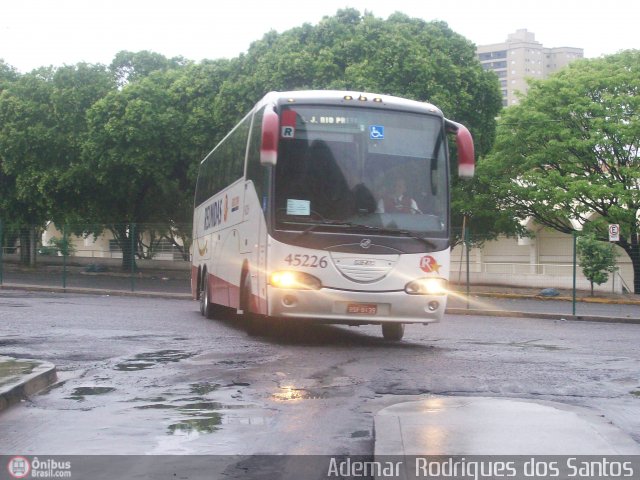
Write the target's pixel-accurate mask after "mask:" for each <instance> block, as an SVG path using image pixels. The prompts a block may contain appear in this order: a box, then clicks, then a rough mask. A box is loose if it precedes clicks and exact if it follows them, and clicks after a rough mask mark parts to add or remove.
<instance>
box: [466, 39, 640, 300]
mask: <svg viewBox="0 0 640 480" xmlns="http://www.w3.org/2000/svg"><path fill="white" fill-rule="evenodd" d="M639 92H640V51H638V50H635V51H625V52H621V53H618V54H616V55H611V56H607V57H603V58H599V59H595V60H582V61H577V62H574V63H572V64H571V65H569V66H568V67H567V68H566V69H564V70H562V71H560V72H559V73H557V74H556V75H554V76H553V77H551V78H549V79H547V80H543V81H532V82H531V83H530V89H529V92H528V94H527V95H526V97H523V98H522V101H521V103H520V104H519V105H517V106H513V107H509V108H508V109H506V110H505V111H504V113H503V115H502V116H501V119H500V122H499V125H498V129H497V139H496V144H495V149H494V151H493V153H492V154H491V155H490V156H489V157H488V158H487V159H486V161H484V162H482V163H481V164H480V166H479V170H480V171H479V175H480V177H481V178H482V180H483V182H484V184H485V185H487V186H488V187H490V189H491V190H490V191H491V193H492V195H493V196H494V197H495V199H496V201H497V202H498V204H499V205H501V206H503V207H504V208H507V209H513V210H514V212H515V214H516V215H517V216H518V217H519V218H522V219H524V218H528V217H531V218H534V219H535V221H536V222H538V223H539V224H541V225H545V226H548V227H551V228H553V229H555V230H558V231H560V232H564V233H571V232H572V231H573V230H574V224H572V223H571V220H577V221H578V222H579V223H581V224H583V225H584V228H585V230H586V231H588V232H593V233H595V234H596V235H597V237H598V238H600V239H606V238H607V226H608V224H610V223H616V224H619V225H620V229H621V239H620V243H619V244H620V246H621V247H622V248H623V249H624V250H625V251H626V252H627V254H628V255H629V257H630V258H631V260H632V262H633V266H634V272H635V282H634V283H635V291H636V293H640V250H639V245H638V231H639V226H640V225H639V224H640V220H639V217H638V209H639V208H640V157H639V149H640V118H639V115H638V114H639V112H640V96H639V95H638V93H639Z"/></svg>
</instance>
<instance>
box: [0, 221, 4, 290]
mask: <svg viewBox="0 0 640 480" xmlns="http://www.w3.org/2000/svg"><path fill="white" fill-rule="evenodd" d="M3 252H4V228H3V224H2V220H0V285H2V263H3V262H2V254H3Z"/></svg>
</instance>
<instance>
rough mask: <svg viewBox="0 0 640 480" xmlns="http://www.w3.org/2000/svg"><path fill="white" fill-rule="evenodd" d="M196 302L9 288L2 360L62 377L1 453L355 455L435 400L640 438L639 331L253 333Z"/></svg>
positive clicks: (20, 411)
mask: <svg viewBox="0 0 640 480" xmlns="http://www.w3.org/2000/svg"><path fill="white" fill-rule="evenodd" d="M197 307H198V306H197V303H195V302H193V301H188V300H164V299H149V298H126V297H109V296H92V295H73V294H47V293H28V292H20V291H6V290H5V291H0V328H1V331H2V335H1V336H0V355H9V356H13V357H18V358H27V357H29V358H39V359H43V360H47V361H50V362H52V363H54V364H55V365H57V367H58V372H59V378H60V381H59V382H58V383H57V384H55V385H54V386H52V387H51V388H50V389H48V390H47V391H45V392H43V393H42V394H40V395H37V396H34V397H32V398H31V399H30V400H29V401H26V402H23V403H22V404H20V405H17V406H15V407H12V408H10V409H9V410H6V411H4V412H2V413H1V414H0V415H1V422H0V454H5V455H10V454H17V453H19V454H23V455H26V454H31V455H34V454H42V453H43V452H44V453H46V454H49V455H54V454H115V455H121V454H193V455H195V454H219V455H256V454H296V455H301V454H329V455H331V454H352V455H359V454H362V455H370V454H371V453H372V451H373V441H374V439H373V431H372V424H373V415H374V413H375V412H376V411H378V410H379V409H381V408H384V407H386V406H389V405H392V404H394V403H398V402H401V401H412V400H417V399H421V398H426V397H428V396H429V395H430V394H439V395H478V396H498V397H503V396H504V397H514V398H535V399H542V400H550V401H558V402H564V403H568V404H573V405H581V406H586V407H589V408H592V409H594V410H596V411H598V412H599V413H600V414H602V415H603V416H604V417H605V418H607V419H608V420H610V421H611V422H613V423H614V424H615V425H617V426H618V427H620V428H621V429H623V430H624V431H626V432H628V433H629V434H631V435H632V437H633V438H634V439H635V440H636V441H639V442H640V349H638V344H639V343H640V325H623V324H605V323H591V322H571V321H562V320H538V319H514V318H491V317H473V316H451V315H449V316H447V317H446V318H445V321H444V322H443V323H441V324H438V325H431V326H429V327H425V326H418V325H412V326H408V327H407V329H406V333H405V339H404V340H403V341H402V342H400V343H388V342H385V341H383V340H382V338H381V335H380V331H379V327H376V326H366V327H359V328H353V327H340V326H293V327H292V328H290V329H286V330H284V329H281V330H278V331H276V332H275V333H274V334H272V335H270V336H269V337H266V338H252V337H249V336H247V334H246V333H245V331H244V329H243V328H242V326H241V324H240V323H239V322H237V321H234V320H235V319H234V318H233V317H231V316H228V318H226V319H223V320H206V319H204V318H203V317H202V316H200V314H199V312H198V309H197Z"/></svg>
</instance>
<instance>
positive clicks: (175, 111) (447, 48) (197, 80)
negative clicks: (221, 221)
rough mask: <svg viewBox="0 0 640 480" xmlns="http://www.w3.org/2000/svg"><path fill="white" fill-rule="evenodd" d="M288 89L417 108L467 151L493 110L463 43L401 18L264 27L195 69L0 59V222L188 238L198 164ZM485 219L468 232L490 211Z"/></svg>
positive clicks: (435, 25)
mask: <svg viewBox="0 0 640 480" xmlns="http://www.w3.org/2000/svg"><path fill="white" fill-rule="evenodd" d="M5 85H7V86H6V87H5ZM3 89H4V90H3ZM299 89H351V90H357V91H374V92H377V93H382V94H392V95H398V96H403V97H408V98H412V99H416V100H420V101H430V102H432V103H434V104H435V105H437V106H438V107H440V108H441V109H442V110H443V112H444V113H445V115H446V116H448V117H449V118H452V119H455V120H457V121H460V122H462V123H464V124H466V125H467V126H468V127H469V128H470V130H471V131H472V133H473V135H474V138H475V141H476V149H477V151H478V153H479V154H480V155H483V154H486V152H488V151H489V149H490V148H491V145H492V143H493V137H494V128H495V120H494V119H495V117H496V115H497V113H498V112H499V110H500V108H501V99H500V90H499V84H498V81H497V78H496V77H495V75H494V74H493V73H491V72H485V71H484V70H483V69H482V68H481V66H480V64H479V62H478V61H477V60H476V58H475V47H474V45H473V44H472V43H471V42H470V41H468V40H467V39H465V38H464V37H462V36H461V35H459V34H457V33H455V32H454V31H452V30H451V29H450V28H449V27H448V26H447V25H446V24H445V23H444V22H425V21H423V20H419V19H415V18H410V17H408V16H406V15H404V14H401V13H396V14H393V15H391V16H390V17H389V18H388V19H387V20H383V19H380V18H376V17H375V16H373V15H372V14H370V13H365V14H363V15H362V14H360V12H358V11H357V10H354V9H344V10H340V11H338V12H337V14H336V15H335V16H331V17H325V18H324V19H323V20H322V21H321V22H319V23H318V24H317V25H310V24H304V25H302V26H300V27H297V28H293V29H291V30H289V31H286V32H284V33H281V34H279V33H276V32H274V31H272V32H269V33H267V34H266V35H264V36H263V37H262V38H261V39H259V40H257V41H255V42H254V43H253V44H252V45H251V47H250V48H249V50H248V52H247V53H246V54H242V55H240V56H238V57H237V58H234V59H231V60H207V61H203V62H201V63H199V64H195V63H193V62H190V61H188V60H186V59H184V58H182V57H175V58H166V57H164V56H162V55H160V54H157V53H154V52H148V51H142V52H126V51H124V52H120V53H118V54H117V55H116V57H115V58H114V60H113V62H112V63H111V65H110V66H109V67H104V66H91V65H86V64H78V65H76V66H71V67H61V68H57V69H56V68H48V69H39V70H37V71H34V72H31V73H29V74H26V75H16V73H15V71H13V70H12V69H11V68H10V67H9V66H8V65H6V64H4V63H0V92H1V93H0V155H1V157H0V158H1V159H2V165H1V168H0V171H1V172H2V175H4V177H0V189H2V192H3V197H4V196H5V195H4V193H5V192H6V197H7V198H10V199H11V200H5V199H3V200H2V202H3V203H2V204H0V216H2V217H4V218H7V217H12V218H14V219H16V221H17V222H20V223H36V224H41V223H42V222H44V221H46V220H50V219H54V220H56V221H60V222H67V223H76V224H79V223H91V224H97V225H98V226H97V227H95V228H94V229H93V233H97V232H98V231H99V230H100V228H102V227H101V226H110V228H111V229H112V231H113V232H114V234H115V236H116V238H118V239H119V241H121V247H122V248H123V250H124V249H125V248H128V246H129V245H131V244H132V242H131V241H130V238H129V236H130V235H131V233H132V232H134V230H133V229H132V228H131V225H134V224H142V223H151V222H153V223H158V222H162V223H164V224H166V225H167V231H170V232H173V234H176V235H178V236H181V237H183V239H185V240H187V241H188V235H189V234H188V233H187V232H184V231H180V229H179V228H178V227H177V226H179V225H181V224H183V223H189V222H190V219H191V218H190V217H191V211H192V208H193V200H192V199H193V189H194V185H195V178H196V174H197V167H198V165H199V162H200V160H201V159H202V158H203V156H204V155H205V154H206V153H207V152H208V151H210V150H211V149H212V148H213V146H214V145H215V144H216V143H217V142H218V141H219V140H221V139H222V138H223V137H224V136H225V135H226V134H227V132H228V131H229V130H230V129H231V128H232V127H233V126H234V125H235V124H236V123H237V122H238V120H239V119H240V118H242V116H243V115H244V114H245V113H246V112H247V111H248V110H249V109H250V108H251V106H252V105H253V104H254V103H255V102H256V101H257V100H258V99H260V98H261V97H262V96H263V95H264V94H265V93H266V92H268V91H270V90H299ZM453 168H454V169H455V165H454V167H453ZM462 188H463V187H462V186H460V185H458V184H457V183H456V184H455V185H454V190H453V197H454V206H456V207H455V208H457V210H458V211H457V212H456V213H454V223H458V224H460V223H461V222H462V221H461V218H460V216H461V212H462V209H463V208H468V207H467V204H468V200H469V199H470V198H472V197H473V196H474V193H473V191H472V190H470V187H469V186H468V185H467V186H465V187H464V188H466V189H467V190H468V191H465V190H462ZM465 192H466V193H465ZM78 198H81V199H82V201H81V202H78V201H77V200H78ZM460 198H463V199H464V200H462V203H461V201H460V200H459V199H460ZM20 202H24V203H20ZM486 212H488V213H487V214H486V215H484V216H482V221H479V222H478V224H482V225H492V224H494V223H495V218H496V216H498V215H499V214H500V212H499V211H498V209H496V208H488V209H486ZM478 215H479V214H478ZM138 240H139V239H138ZM133 243H136V242H133ZM138 243H139V242H138ZM177 243H180V242H177Z"/></svg>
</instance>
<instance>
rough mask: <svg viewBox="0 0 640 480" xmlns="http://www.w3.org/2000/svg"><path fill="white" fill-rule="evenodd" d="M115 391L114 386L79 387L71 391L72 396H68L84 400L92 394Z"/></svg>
mask: <svg viewBox="0 0 640 480" xmlns="http://www.w3.org/2000/svg"><path fill="white" fill-rule="evenodd" d="M113 391H115V388H114V387H77V388H74V389H73V392H71V396H69V397H66V398H68V399H70V400H78V401H83V400H84V399H85V397H88V396H92V395H104V394H105V393H111V392H113Z"/></svg>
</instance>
